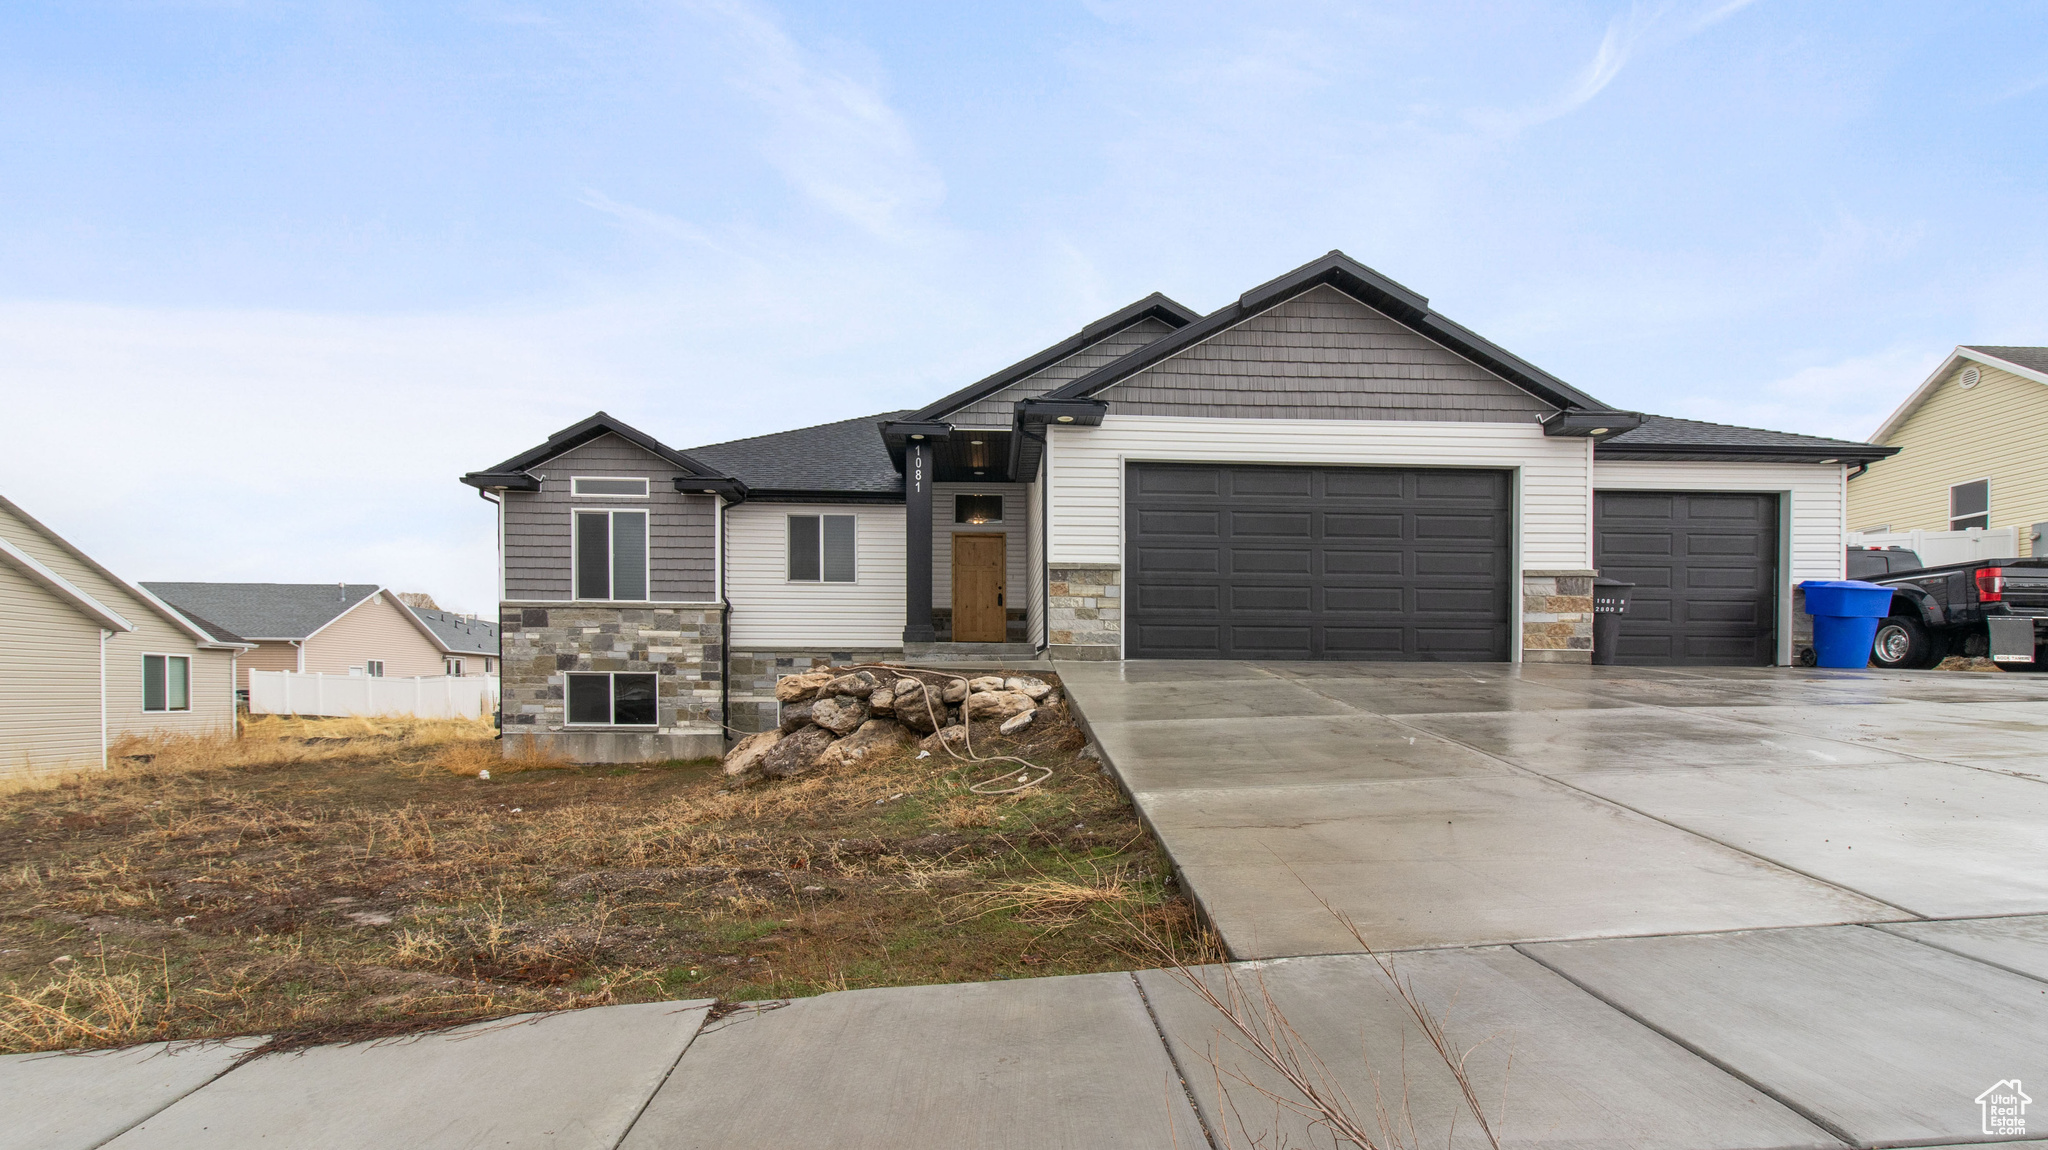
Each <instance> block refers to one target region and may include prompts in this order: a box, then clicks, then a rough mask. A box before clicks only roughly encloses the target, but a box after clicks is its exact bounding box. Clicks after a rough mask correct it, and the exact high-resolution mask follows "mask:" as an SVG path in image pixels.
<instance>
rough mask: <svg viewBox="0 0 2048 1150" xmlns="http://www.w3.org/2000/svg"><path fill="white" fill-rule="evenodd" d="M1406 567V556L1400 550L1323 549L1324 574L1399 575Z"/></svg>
mask: <svg viewBox="0 0 2048 1150" xmlns="http://www.w3.org/2000/svg"><path fill="white" fill-rule="evenodd" d="M1407 567H1408V564H1407V556H1406V555H1405V554H1404V553H1402V552H1400V551H1355V550H1345V549H1337V548H1329V549H1325V550H1324V551H1323V574H1325V575H1400V574H1402V573H1403V572H1404V571H1405V570H1407Z"/></svg>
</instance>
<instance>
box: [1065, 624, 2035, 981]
mask: <svg viewBox="0 0 2048 1150" xmlns="http://www.w3.org/2000/svg"><path fill="white" fill-rule="evenodd" d="M1060 671H1061V674H1062V675H1063V676H1064V677H1065V679H1066V682H1067V684H1068V687H1069V691H1070V693H1071V694H1072V696H1073V698H1074V701H1075V703H1076V705H1077V707H1078V709H1079V710H1080V712H1081V714H1082V716H1083V717H1084V719H1085V720H1086V722H1087V724H1088V726H1089V727H1090V729H1091V730H1092V731H1093V733H1094V735H1095V737H1096V739H1097V741H1098V742H1099V744H1100V745H1101V747H1102V749H1103V751H1104V752H1105V754H1106V757H1107V759H1108V761H1109V762H1110V764H1111V765H1112V767H1113V768H1114V770H1115V772H1116V773H1117V775H1118V776H1119V777H1120V778H1121V780H1122V782H1123V784H1124V786H1125V787H1126V788H1127V789H1128V790H1129V791H1130V793H1131V795H1132V797H1133V798H1134V800H1135V801H1136V803H1137V805H1138V807H1139V808H1140V810H1141V811H1142V812H1143V814H1144V817H1145V818H1146V820H1147V821H1148V822H1149V823H1150V824H1151V826H1152V827H1153V829H1154V830H1155V831H1156V832H1157V833H1158V835H1159V838H1160V840H1161V841H1162V842H1163V843H1164V844H1165V846H1166V849H1167V851H1168V852H1169V853H1170V854H1171V855H1172V856H1173V859H1174V862H1175V864H1176V865H1177V866H1178V867H1179V869H1180V871H1181V874H1182V876H1183V878H1184V880H1185V881H1186V883H1187V884H1188V886H1189V888H1190V890H1191V893H1192V894H1193V895H1194V897H1195V898H1196V899H1197V900H1198V901H1199V902H1200V903H1201V905H1202V907H1203V908H1204V910H1205V911H1206V912H1207V914H1208V915H1209V917H1210V919H1211V921H1212V922H1213V923H1214V924H1215V925H1216V927H1217V929H1218V930H1219V931H1220V932H1221V934H1222V935H1223V938H1224V941H1225V943H1226V945H1227V946H1228V947H1229V949H1230V951H1231V953H1232V955H1233V956H1235V957H1240V958H1266V957H1276V956H1284V955H1310V954H1330V953H1341V952H1354V951H1357V950H1359V949H1360V946H1359V944H1358V942H1357V940H1356V939H1354V938H1353V937H1352V935H1351V933H1350V931H1349V930H1348V929H1347V928H1346V927H1345V926H1344V925H1343V924H1342V923H1341V922H1339V921H1338V919H1337V917H1336V916H1335V915H1333V914H1332V913H1331V909H1330V908H1334V909H1335V910H1336V911H1337V912H1340V913H1341V914H1342V915H1343V916H1344V917H1346V918H1348V919H1350V920H1351V921H1352V922H1353V923H1355V924H1356V926H1357V927H1358V929H1359V931H1360V933H1361V934H1362V935H1363V937H1364V938H1365V940H1366V941H1367V943H1369V944H1370V946H1371V947H1372V948H1373V949H1376V950H1408V949H1415V948H1422V947H1444V946H1473V945H1484V944H1495V943H1519V942H1540V941H1554V940H1566V939H1588V938H1609V937H1623V936H1636V935H1668V934H1689V933H1699V932H1706V931H1732V930H1748V929H1756V928H1771V927H1790V926H1819V925H1834V924H1848V923H1909V922H1919V921H1922V920H1927V919H1952V918H1964V917H1974V916H1983V915H2024V914H2039V913H2048V782H2044V775H2048V677H2036V676H2030V675H1996V674H1989V675H1959V674H1941V673H1936V672H1907V673H1897V674H1891V673H1880V672H1829V671H1808V670H1791V669H1785V670H1752V669H1730V670H1708V669H1688V670H1683V671H1680V670H1665V669H1650V668H1593V667H1565V666H1555V665H1533V664H1532V665H1525V666H1521V667H1510V666H1505V665H1499V664H1473V665H1449V664H1421V665H1418V664H1356V663H1350V664H1331V663H1170V662H1162V663H1153V662H1144V663H1138V662H1134V663H1124V664H1072V663H1063V664H1061V666H1060ZM1324 901H1327V902H1328V904H1329V908H1326V907H1325V906H1324V905H1323V902H1324Z"/></svg>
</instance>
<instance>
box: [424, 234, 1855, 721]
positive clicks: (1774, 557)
mask: <svg viewBox="0 0 2048 1150" xmlns="http://www.w3.org/2000/svg"><path fill="white" fill-rule="evenodd" d="M1892 450H1893V449H1890V448H1885V447H1879V446H1873V445H1870V444H1863V443H1850V442H1845V441H1841V440H1834V439H1822V438H1817V437H1814V436H1805V435H1793V434H1788V433H1784V432H1776V431H1762V430H1755V429H1750V428H1740V427H1728V426H1723V425H1719V424H1710V423H1700V422H1696V421H1691V420H1682V419H1670V418H1665V417H1661V416H1654V415H1644V414H1641V413H1636V412H1627V411H1619V410H1616V409H1615V408H1612V407H1610V406H1608V405H1607V404H1604V403H1602V402H1600V401H1599V400H1597V399H1595V398H1593V397H1592V396H1590V395H1587V394H1585V393H1584V392H1581V391H1579V390H1578V389H1576V388H1574V387H1572V386H1571V385H1570V384H1567V383H1565V382H1564V381H1563V380H1560V379H1558V378H1557V377H1555V376H1553V375H1551V374H1549V373H1548V372H1545V371H1543V370H1542V369H1540V368H1538V367H1536V366H1534V365H1532V364H1530V363H1528V362H1526V361H1524V360H1522V359H1521V358H1519V357H1518V356H1516V355H1514V354H1513V353H1511V352H1509V351H1507V350H1506V349H1504V348H1501V347H1499V346H1497V345H1495V344H1493V343H1491V342H1490V341H1488V340H1486V339H1484V338H1483V337H1481V336H1478V335H1476V334H1474V333H1473V332H1471V331H1469V330H1467V329H1465V328H1463V327H1461V326H1459V325H1458V324H1456V323H1454V322H1452V321H1451V320H1449V319H1446V318H1445V317H1443V316H1441V315H1439V314H1437V313H1436V312H1435V311H1433V310H1431V308H1430V307H1429V301H1428V300H1426V299H1425V298H1423V297H1422V296H1420V295H1418V294H1416V293H1415V292H1414V291H1412V290H1410V289H1408V288H1406V287H1404V286H1402V285H1401V284H1398V283H1395V282H1394V281H1392V280H1389V279H1387V278H1386V277H1385V276H1382V275H1380V274H1379V273H1377V272H1375V271H1373V270H1372V269H1370V268H1367V267H1365V266H1363V265H1361V264H1359V263H1357V262H1356V261H1354V260H1352V259H1350V258H1349V257H1347V256H1345V255H1344V254H1343V253H1341V252H1332V253H1330V254H1329V255H1327V256H1325V257H1323V258H1321V259H1318V260H1316V261H1314V262H1312V263H1310V264H1307V265H1305V266H1303V267H1300V268H1297V269H1295V270H1294V271H1291V272H1289V273H1287V274H1286V275H1283V276H1281V277H1280V278H1278V279H1275V280H1272V281H1271V282H1268V283H1265V284H1261V285H1259V286H1257V287H1254V288H1252V289H1251V290H1249V291H1247V292H1245V293H1244V294H1243V295H1242V296H1241V297H1239V298H1238V299H1237V300H1236V301H1235V302H1233V303H1231V304H1228V305H1226V306H1224V307H1222V308H1219V309H1217V310H1216V311H1214V312H1211V313H1210V314H1208V315H1199V314H1197V313H1195V312H1194V311H1192V310H1190V309H1188V308H1185V307H1183V306H1181V305H1180V304H1177V303H1175V302H1174V301H1172V300H1170V299H1167V298H1166V297H1164V296H1161V295H1153V296H1149V297H1147V298H1145V299H1142V300H1139V301H1138V302H1136V303H1134V304H1131V305H1130V306H1128V307H1126V308H1123V309H1121V310H1119V311H1116V312H1114V313H1111V314H1110V315H1107V316H1104V317H1102V318H1101V319H1099V320H1097V321H1095V322H1094V323H1091V324H1089V325H1088V326H1087V327H1085V328H1083V329H1082V330H1081V331H1080V332H1078V333H1076V334H1075V335H1073V336H1072V337H1070V338H1068V339H1066V340H1063V341H1061V342H1060V343H1058V344H1055V345H1053V346H1052V347H1049V348H1046V349H1044V350H1042V351H1040V352H1038V353H1036V354H1033V355H1031V356H1028V357H1026V358H1025V359H1023V360H1021V361H1019V362H1017V363H1014V364H1012V365H1010V366H1009V367H1006V368H1003V369H1002V370H1000V371H997V372H995V373H994V374H992V375H989V376H988V377H986V378H984V379H981V380H979V381H977V382H975V383H972V384H969V385H968V386H966V387H963V388H961V389H960V390H958V391H956V392H954V393H952V394H951V395H948V396H945V397H943V398H941V399H938V400H936V401H934V402H933V403H931V404H929V405H928V406H926V407H923V408H920V409H918V410H915V411H892V412H884V413H880V414H877V415H874V416H869V417H866V418H862V419H853V420H845V421H842V422H839V423H830V424H825V425H822V426H819V427H809V428H802V429H798V430H794V431H786V432H781V433H777V434H774V435H765V436H759V437H756V438H752V439H743V440H735V441H732V442H729V443H717V444H710V445H706V446H702V447H694V448H689V449H687V450H678V449H675V448H671V447H668V446H666V445H665V444H664V443H663V442H662V441H660V440H657V439H656V438H654V437H653V436H651V435H649V434H647V433H645V432H643V431H640V430H638V429H635V428H632V427H629V426H627V425H625V424H624V423H622V422H620V421H618V420H616V419H613V418H611V417H610V416H608V415H605V414H604V413H602V412H600V413H598V414H597V415H594V416H592V417H590V418H589V419H586V420H584V421H583V422H581V423H579V424H577V425H575V426H573V427H570V428H566V429H564V430H563V431H561V432H559V433H557V434H556V435H554V436H553V437H551V438H550V439H549V440H548V441H547V442H546V443H544V444H541V445H539V446H537V447H534V448H532V449H531V450H528V451H525V452H521V453H520V454H518V455H515V456H513V457H512V458H510V459H507V460H505V461H504V462H502V463H500V464H497V465H496V466H494V467H490V468H486V469H484V470H481V471H476V472H472V473H470V474H468V475H466V476H464V477H463V482H464V483H467V484H470V485H472V486H474V487H476V488H478V489H479V490H480V491H481V492H482V493H483V494H484V496H485V498H487V499H489V500H491V501H493V502H495V503H496V504H497V506H498V514H499V530H500V540H501V557H502V558H501V564H500V579H501V586H500V594H499V598H500V600H501V601H502V615H501V621H502V630H503V641H504V657H505V669H504V707H505V715H504V719H505V731H506V734H507V737H508V739H509V740H511V741H513V742H517V741H518V740H521V739H525V738H536V739H544V740H547V741H550V742H555V743H559V744H561V745H562V746H563V748H564V749H565V750H567V751H568V752H569V753H571V754H574V755H578V756H581V757H587V758H615V759H616V758H640V757H649V758H666V757H671V756H675V757H684V756H691V755H703V754H715V753H717V752H718V751H719V750H720V749H721V748H722V747H723V745H724V740H725V738H726V736H727V734H728V733H729V732H731V733H744V732H748V731H752V730H758V729H762V728H763V727H765V726H767V725H768V724H770V723H772V722H773V721H774V698H773V693H772V688H773V683H774V679H775V678H776V677H777V676H778V675H779V674H787V673H788V672H789V670H790V669H791V668H799V667H805V666H808V665H810V664H812V663H813V662H817V661H823V660H828V659H830V660H838V661H845V660H849V659H877V660H879V659H901V658H904V657H906V656H912V657H918V656H924V657H929V656H936V655H943V654H946V653H981V654H1017V655H1021V654H1026V653H1035V652H1041V651H1042V652H1046V653H1049V654H1050V655H1051V656H1053V657H1055V658H1062V659H1156V658H1167V659H1311V660H1320V659H1361V660H1366V659H1370V660H1441V661H1488V662H1516V661H1523V660H1529V661H1534V660H1552V661H1585V660H1586V659H1587V658H1588V657H1589V651H1590V647H1591V616H1590V614H1589V610H1590V606H1591V604H1590V593H1591V579H1592V577H1593V575H1594V573H1595V572H1596V570H1599V571H1606V572H1608V573H1611V574H1615V575H1617V576H1619V577H1621V578H1625V579H1629V580H1631V581H1633V582H1635V583H1637V584H1638V590H1637V592H1636V602H1637V604H1638V606H1637V608H1636V610H1635V612H1634V613H1633V614H1632V615H1631V617H1630V619H1629V621H1628V625H1627V630H1626V631H1625V637H1624V657H1625V659H1626V660H1627V661H1631V662H1638V663H1668V664H1685V663H1714V664H1755V665H1766V664H1772V663H1784V662H1789V661H1791V660H1792V659H1793V658H1794V657H1795V651H1796V649H1797V644H1798V643H1800V642H1801V636H1800V635H1798V634H1796V632H1797V630H1798V626H1799V622H1800V620H1801V619H1802V618H1803V616H1801V615H1800V614H1799V613H1798V612H1797V611H1796V610H1795V606H1796V596H1795V591H1794V587H1793V585H1794V584H1795V583H1796V582H1798V581H1799V580H1803V579H1809V578H1839V577H1840V575H1841V573H1842V560H1843V553H1842V543H1841V532H1842V529H1843V517H1844V512H1843V503H1844V496H1843V489H1844V476H1845V473H1846V472H1847V470H1848V469H1849V468H1851V467H1858V466H1861V465H1863V464H1865V463H1868V462H1869V461H1871V460H1875V459H1878V458H1882V457H1884V456H1886V455H1888V454H1890V453H1891V451H1892Z"/></svg>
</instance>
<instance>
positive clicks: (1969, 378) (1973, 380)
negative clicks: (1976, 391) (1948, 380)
mask: <svg viewBox="0 0 2048 1150" xmlns="http://www.w3.org/2000/svg"><path fill="white" fill-rule="evenodd" d="M1982 378H1984V375H1983V373H1982V372H1980V371H1978V370H1977V369H1976V368H1974V367H1966V368H1964V369H1963V374H1961V375H1959V376H1957V377H1956V386H1957V387H1960V388H1962V389H1963V390H1964V391H1968V390H1970V389H1971V388H1973V387H1975V386H1977V381H1978V380H1980V379H1982Z"/></svg>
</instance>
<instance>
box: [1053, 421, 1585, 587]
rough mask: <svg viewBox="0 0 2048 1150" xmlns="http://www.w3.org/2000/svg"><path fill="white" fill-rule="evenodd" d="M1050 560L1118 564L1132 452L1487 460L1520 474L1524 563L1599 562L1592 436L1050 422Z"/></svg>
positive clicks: (1360, 462)
mask: <svg viewBox="0 0 2048 1150" xmlns="http://www.w3.org/2000/svg"><path fill="white" fill-rule="evenodd" d="M1049 430H1050V431H1051V433H1052V434H1051V436H1050V437H1049V438H1050V443H1049V444H1048V445H1047V469H1048V475H1049V480H1048V481H1049V482H1050V483H1051V485H1052V491H1051V501H1052V506H1051V509H1050V511H1049V513H1048V515H1049V518H1050V520H1051V523H1052V540H1051V548H1052V551H1051V560H1050V561H1051V563H1052V564H1053V565H1054V566H1060V565H1064V564H1072V565H1096V564H1099V565H1103V566H1111V565H1114V566H1122V564H1123V560H1122V556H1123V492H1124V483H1123V473H1124V464H1125V462H1126V461H1155V462H1163V461H1180V462H1188V463H1279V464H1299V465H1323V466H1352V467H1361V466H1370V467H1483V468H1500V469H1517V470H1519V471H1520V473H1521V495H1520V503H1521V508H1520V514H1519V519H1520V537H1521V538H1520V544H1521V546H1520V555H1519V556H1518V559H1519V566H1520V567H1522V568H1532V569H1557V568H1571V569H1582V568H1585V567H1588V566H1590V565H1591V564H1592V562H1593V559H1592V496H1591V490H1592V485H1591V461H1592V445H1591V444H1590V443H1589V442H1588V441H1586V440H1583V439H1567V438H1561V437H1550V436H1545V435H1544V434H1543V428H1542V427H1541V426H1539V425H1537V424H1536V423H1534V422H1530V423H1526V424H1522V423H1513V424H1508V423H1430V422H1422V421H1415V420H1399V421H1395V420H1384V421H1380V420H1375V421H1370V422H1366V421H1357V420H1320V419H1303V420H1294V419H1256V420H1251V419H1196V418H1183V417H1168V416H1134V415H1132V416H1121V415H1111V416H1107V417H1105V418H1104V419H1103V421H1102V426H1101V427H1095V428H1062V427H1053V428H1050V429H1049Z"/></svg>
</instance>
